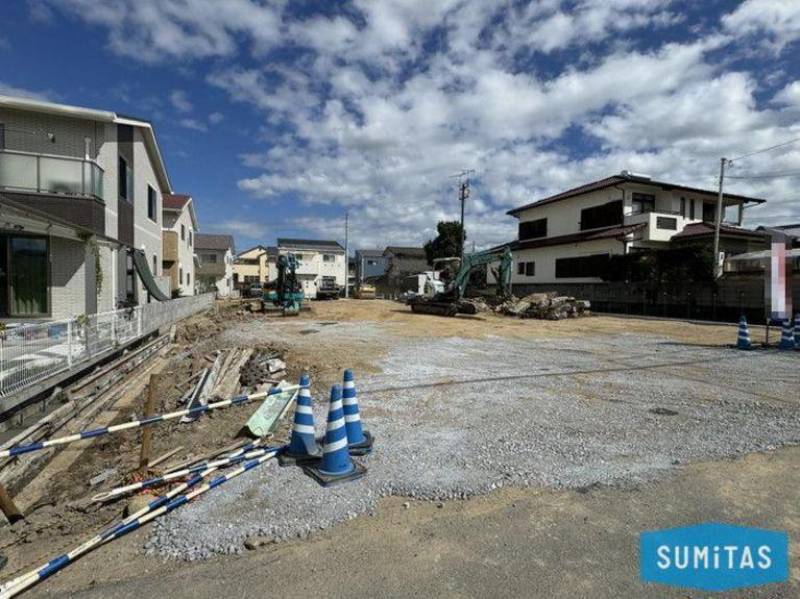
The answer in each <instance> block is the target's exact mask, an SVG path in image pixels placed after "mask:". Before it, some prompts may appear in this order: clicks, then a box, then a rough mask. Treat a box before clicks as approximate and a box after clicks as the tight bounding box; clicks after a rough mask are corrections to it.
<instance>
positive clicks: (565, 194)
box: [506, 175, 766, 216]
mask: <svg viewBox="0 0 800 599" xmlns="http://www.w3.org/2000/svg"><path fill="white" fill-rule="evenodd" d="M621 183H639V184H641V185H652V186H653V187H660V188H661V189H664V190H673V189H674V190H677V191H685V192H689V193H697V194H702V195H708V196H714V197H716V196H717V192H716V191H713V190H710V189H699V188H697V187H688V186H686V185H678V184H676V183H667V182H665V181H656V180H654V179H646V178H643V177H634V176H626V175H614V176H612V177H606V178H605V179H600V180H598V181H592V182H591V183H585V184H583V185H579V186H578V187H573V188H572V189H568V190H566V191H562V192H561V193H557V194H556V195H552V196H549V197H546V198H543V199H541V200H537V201H536V202H531V203H530V204H525V205H524V206H520V207H519V208H513V209H511V210H509V211H508V212H507V213H506V214H510V215H512V216H516V215H517V214H519V213H520V212H522V211H523V210H527V209H528V208H534V207H539V206H544V205H545V204H550V203H552V202H558V201H560V200H566V199H567V198H572V197H574V196H578V195H582V194H584V193H588V192H590V191H597V190H600V189H606V188H607V187H613V186H615V185H620V184H621ZM725 198H726V199H731V200H739V201H742V202H755V203H757V204H762V203H764V202H766V200H763V199H760V198H751V197H748V196H742V195H737V194H733V193H726V194H725Z"/></svg>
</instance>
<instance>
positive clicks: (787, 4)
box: [722, 0, 800, 52]
mask: <svg viewBox="0 0 800 599" xmlns="http://www.w3.org/2000/svg"><path fill="white" fill-rule="evenodd" d="M722 24H723V26H724V28H725V29H726V30H727V31H729V32H730V33H732V34H734V35H737V36H744V35H758V34H761V35H764V36H766V37H765V38H764V39H763V40H762V41H763V43H764V44H765V45H767V46H768V47H770V48H771V49H773V50H774V51H776V52H780V51H781V50H783V49H784V48H785V47H786V46H787V45H788V44H791V43H793V42H796V41H797V40H798V39H800V2H797V1H796V0H745V2H743V3H742V4H741V5H740V6H738V7H737V8H736V10H734V11H733V12H732V13H730V14H728V15H725V16H724V17H723V18H722Z"/></svg>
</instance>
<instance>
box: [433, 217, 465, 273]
mask: <svg viewBox="0 0 800 599" xmlns="http://www.w3.org/2000/svg"><path fill="white" fill-rule="evenodd" d="M436 233H437V235H436V238H435V239H431V240H429V241H428V243H426V244H425V258H426V259H427V260H428V264H433V260H434V259H435V258H450V257H452V256H460V255H461V223H460V222H458V221H455V220H453V221H439V224H437V225H436ZM466 238H467V237H466V235H465V236H464V239H465V240H466Z"/></svg>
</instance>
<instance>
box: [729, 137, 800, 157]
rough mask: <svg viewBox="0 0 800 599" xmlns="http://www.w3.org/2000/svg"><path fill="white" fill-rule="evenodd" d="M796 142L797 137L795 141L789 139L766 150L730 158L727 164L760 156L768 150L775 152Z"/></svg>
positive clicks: (799, 138) (799, 139)
mask: <svg viewBox="0 0 800 599" xmlns="http://www.w3.org/2000/svg"><path fill="white" fill-rule="evenodd" d="M798 141H800V137H798V138H796V139H790V140H789V141H785V142H783V143H779V144H777V145H774V146H770V147H768V148H762V149H760V150H754V151H752V152H749V153H747V154H742V155H741V156H737V157H736V158H731V159H730V160H729V161H728V162H729V163H730V162H733V161H734V160H741V159H742V158H747V157H749V156H755V155H756V154H762V153H763V152H769V151H770V150H776V149H777V148H782V147H784V146H789V145H791V144H793V143H797V142H798Z"/></svg>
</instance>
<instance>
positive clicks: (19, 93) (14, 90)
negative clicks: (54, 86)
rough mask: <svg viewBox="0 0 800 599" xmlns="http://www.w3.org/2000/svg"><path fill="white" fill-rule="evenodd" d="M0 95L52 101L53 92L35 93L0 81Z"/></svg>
mask: <svg viewBox="0 0 800 599" xmlns="http://www.w3.org/2000/svg"><path fill="white" fill-rule="evenodd" d="M0 95H2V96H16V97H18V98H30V99H31V100H42V101H52V98H51V96H52V92H44V91H33V90H30V89H25V88H22V87H16V86H14V85H9V84H7V83H3V82H2V81H0Z"/></svg>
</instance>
